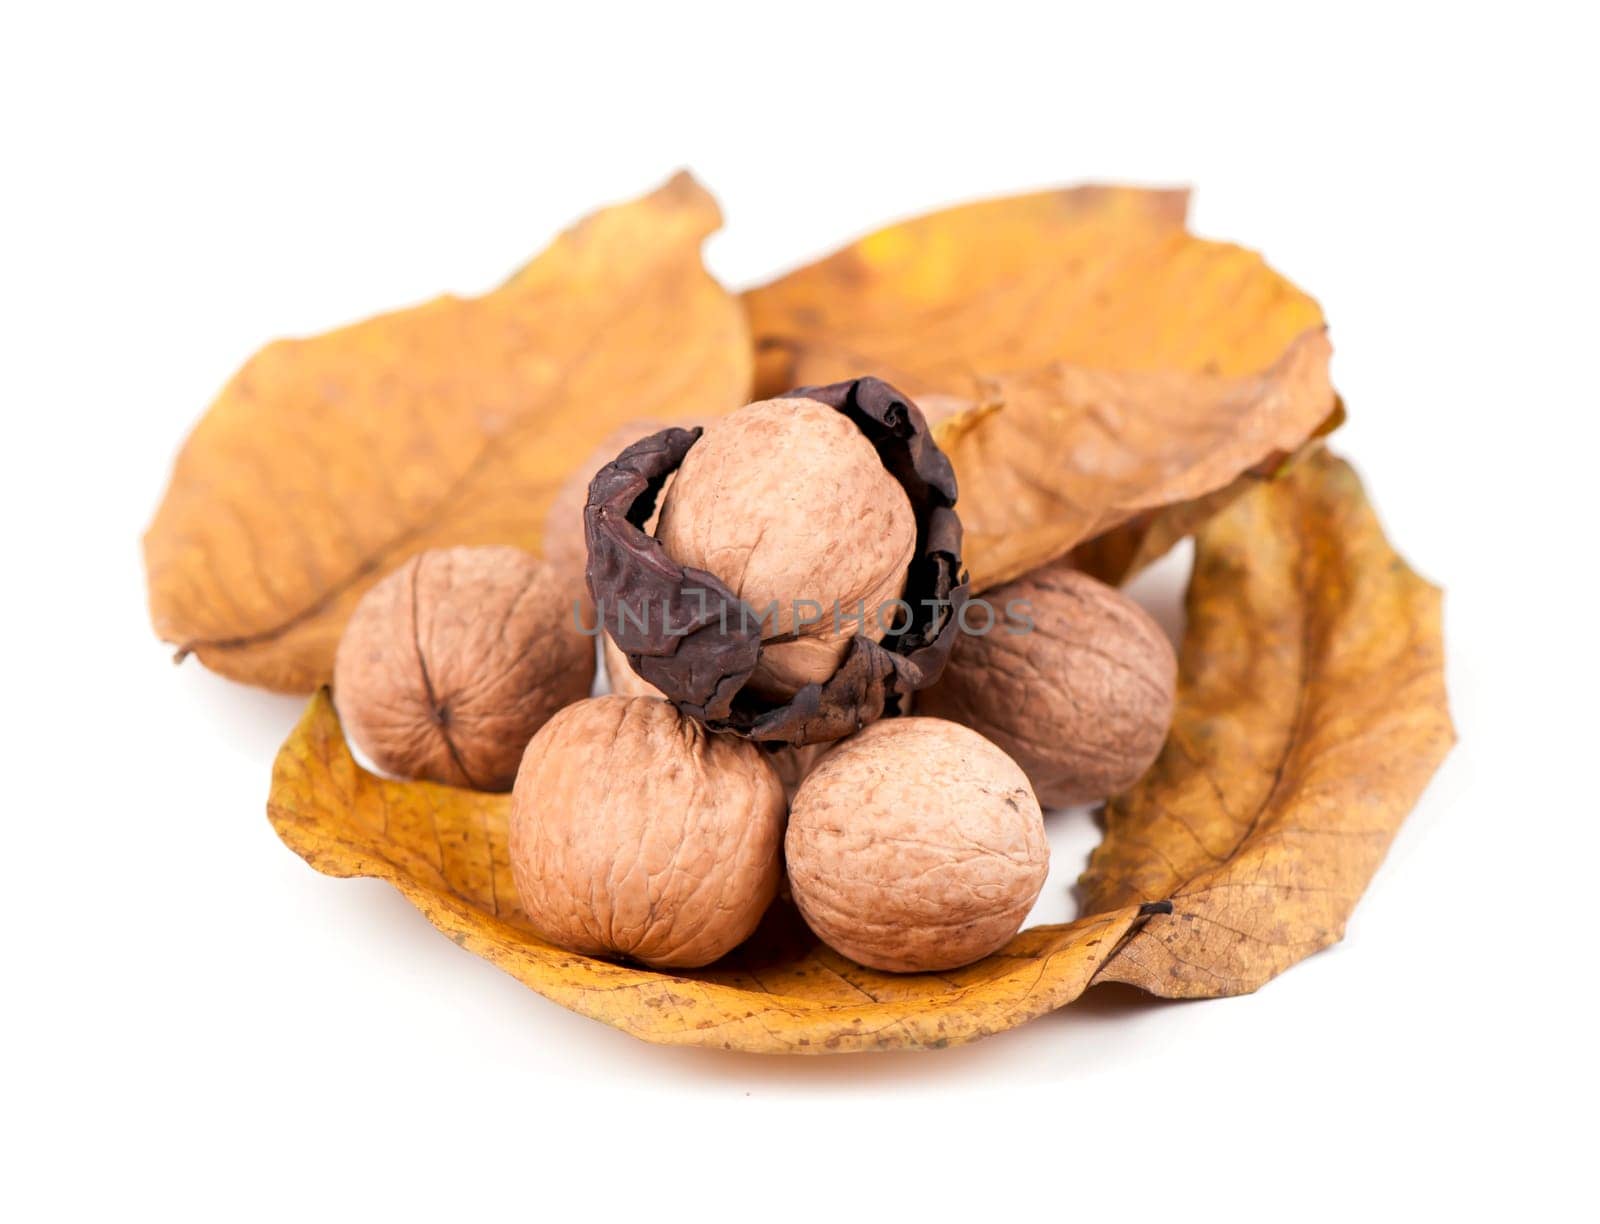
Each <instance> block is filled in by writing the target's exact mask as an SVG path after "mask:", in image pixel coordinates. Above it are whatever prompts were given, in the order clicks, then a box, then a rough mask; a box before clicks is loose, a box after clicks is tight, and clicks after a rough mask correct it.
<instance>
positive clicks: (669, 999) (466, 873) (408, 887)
mask: <svg viewBox="0 0 1600 1224" xmlns="http://www.w3.org/2000/svg"><path fill="white" fill-rule="evenodd" d="M509 809H510V798H509V797H508V796H506V795H488V794H479V793H476V792H472V791H465V790H455V789H452V788H450V787H445V786H436V785H433V784H431V783H422V782H392V781H388V780H385V779H383V778H379V777H377V776H375V775H373V774H371V773H368V772H367V771H365V770H364V769H362V768H361V767H360V766H359V765H358V764H356V762H355V760H354V759H353V758H352V757H351V755H350V751H349V749H348V748H347V747H346V745H345V741H344V738H343V736H342V735H341V733H340V730H339V722H338V718H337V716H336V715H335V713H334V710H333V705H332V703H331V702H330V701H329V700H328V697H327V694H326V693H325V692H324V693H322V694H319V695H318V696H317V697H315V698H313V700H312V703H311V707H310V709H309V710H307V712H306V714H305V717H304V718H303V719H302V720H301V722H300V725H299V726H298V727H297V728H296V729H295V731H294V732H293V734H292V735H290V737H289V739H288V741H287V742H286V743H285V744H284V746H283V748H282V750H281V751H280V752H279V754H278V760H277V764H276V765H275V767H274V769H273V775H272V795H271V799H270V800H269V802H268V814H269V816H270V817H271V820H272V823H273V826H274V827H275V828H276V829H277V831H278V834H279V836H281V837H282V838H283V840H284V841H285V842H286V843H288V845H289V846H290V847H291V848H292V849H293V850H294V851H295V852H296V853H298V854H299V855H301V856H302V857H303V858H304V859H305V860H306V861H307V862H309V863H310V864H311V865H312V866H313V867H315V868H316V869H317V870H318V871H322V872H325V873H327V874H329V875H336V876H376V877H378V878H379V879H384V880H388V881H389V882H390V883H391V884H393V885H394V886H395V887H396V888H398V889H399V890H400V891H401V892H402V893H403V894H404V895H405V896H406V898H407V899H408V900H409V901H411V903H412V904H414V905H415V906H416V907H417V908H418V909H420V910H421V911H422V912H423V913H424V914H425V915H427V917H428V920H429V921H430V922H432V923H433V924H434V926H436V927H438V928H439V930H441V931H443V932H444V933H445V934H446V935H448V936H450V938H451V939H453V940H454V941H455V942H456V943H457V944H459V945H460V946H461V947H463V948H466V949H468V950H469V951H471V952H475V953H476V954H477V955H479V956H482V957H484V958H486V959H487V960H490V961H492V962H493V963H494V964H496V965H498V966H499V967H500V968H502V969H504V970H505V971H506V972H507V973H509V974H511V975H512V976H513V977H515V978H517V979H518V980H519V981H522V982H524V983H526V984H527V985H528V986H531V987H532V988H533V989H535V990H537V991H538V992H539V993H540V994H543V995H546V996H548V997H549V998H551V999H554V1000H555V1001H556V1002H558V1003H561V1004H563V1005H564V1006H567V1007H570V1008H572V1009H573V1010H574V1011H577V1012H581V1013H582V1014H584V1015H586V1016H592V1017H593V1018H594V1019H596V1020H603V1021H605V1022H606V1023H607V1024H611V1025H614V1026H616V1027H617V1028H619V1029H622V1030H624V1031H625V1032H629V1033H632V1034H633V1035H634V1036H636V1037H642V1038H644V1039H646V1040H647V1041H655V1042H662V1043H666V1044H671V1045H698V1046H710V1047H713V1048H720V1049H737V1050H749V1051H755V1052H759V1053H794V1054H826V1053H839V1052H848V1051H856V1050H886V1049H897V1048H928V1047H937V1046H945V1045H953V1044H957V1043H960V1042H964V1041H970V1040H972V1039H974V1038H977V1037H982V1036H985V1035H987V1034H989V1033H996V1032H1000V1031H1002V1030H1004V1029H1008V1028H1012V1027H1014V1026H1016V1025H1018V1024H1021V1023H1023V1022H1024V1021H1027V1020H1030V1019H1032V1018H1033V1017H1035V1016H1038V1015H1041V1014H1043V1013H1044V1012H1047V1011H1050V1010H1051V1009H1053V1008H1057V1007H1060V1006H1062V1005H1063V1004H1065V1003H1068V1002H1070V1001H1071V1000H1072V999H1074V998H1076V997H1077V996H1078V995H1079V994H1080V993H1082V991H1083V989H1084V988H1085V987H1086V986H1087V985H1088V983H1089V980H1090V978H1091V977H1093V976H1094V972H1095V970H1097V969H1098V968H1099V967H1100V966H1101V964H1102V963H1103V962H1104V961H1105V959H1106V957H1107V956H1108V955H1109V954H1110V953H1111V951H1112V950H1113V949H1114V948H1115V947H1116V946H1117V941H1118V940H1119V939H1120V938H1121V937H1122V936H1123V935H1124V934H1125V933H1126V932H1127V930H1128V928H1129V925H1130V924H1131V923H1132V922H1133V919H1134V912H1135V911H1134V909H1133V908H1132V907H1122V908H1120V909H1116V910H1113V911H1111V912H1109V913H1104V914H1098V915H1096V916H1094V917H1092V918H1088V919H1084V920H1082V921H1079V922H1075V923H1072V924H1070V925H1067V926H1045V927H1036V928H1034V929H1033V930H1030V931H1025V932H1023V933H1022V934H1021V935H1018V936H1017V937H1016V938H1015V939H1014V940H1012V941H1011V943H1010V944H1009V945H1008V946H1007V947H1006V948H1005V949H1004V950H1002V951H1001V952H999V953H997V954H995V955H994V956H991V957H989V958H987V959H986V960H983V961H980V962H979V963H978V964H976V965H971V966H969V967H967V968H965V969H960V970H956V971H954V972H952V973H946V974H917V975H910V976H897V975H895V974H886V973H877V972H874V971H872V970H869V969H863V968H861V967H860V966H858V965H855V964H852V963H851V962H849V961H847V960H845V959H844V958H842V957H840V956H839V955H837V954H836V953H833V952H830V951H829V950H828V949H826V948H824V947H822V946H821V945H820V944H818V943H817V941H816V939H815V938H814V937H813V936H812V935H811V934H810V932H809V931H807V930H806V928H805V925H804V923H802V922H801V921H800V920H799V919H798V917H797V916H796V915H795V912H794V910H793V909H792V908H791V907H789V906H787V905H785V904H782V903H779V904H777V905H775V906H774V907H773V910H772V912H771V913H769V914H768V916H767V919H766V921H765V922H764V923H763V925H762V927H761V929H760V930H759V931H758V932H757V933H756V935H755V936H754V937H753V938H752V939H751V940H750V941H749V942H748V943H747V944H746V945H745V946H744V947H742V948H740V949H739V950H738V951H737V952H735V953H734V954H733V955H732V956H730V957H727V958H725V959H724V960H722V961H720V962H718V963H717V964H715V965H713V966H711V967H710V968H708V969H703V970H696V971H693V972H683V973H664V972H657V971H654V970H649V969H643V968H638V967H636V966H631V965H623V964H616V963H612V962H610V961H603V960H597V959H594V958H592V957H587V956H580V955H577V954H575V953H571V952H564V951H562V950H561V949H559V948H555V947H552V946H550V945H549V944H547V943H545V942H544V941H542V940H541V939H540V938H539V937H538V936H537V935H535V934H534V933H533V931H532V929H531V928H530V927H529V925H528V922H527V918H526V916H525V915H524V914H523V912H522V909H521V907H520V906H519V905H518V902H517V896H516V890H515V887H514V886H513V884H512V879H511V866H510V860H509V859H508V857H507V850H506V818H507V815H508V812H509Z"/></svg>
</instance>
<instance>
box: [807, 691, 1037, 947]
mask: <svg viewBox="0 0 1600 1224" xmlns="http://www.w3.org/2000/svg"><path fill="white" fill-rule="evenodd" d="M784 849H785V854H786V858H787V862H788V870H789V884H790V888H791V889H792V890H793V893H794V899H795V904H796V905H798V906H799V908H800V912H801V914H802V915H804V917H805V920H806V922H807V923H808V924H809V925H810V927H811V929H812V930H813V931H814V932H815V933H816V935H817V937H818V938H820V939H821V940H822V941H823V942H824V943H826V944H828V946H829V947H831V948H833V949H835V950H836V951H838V952H840V953H842V954H843V955H845V956H848V957H850V958H851V959H852V960H854V961H858V962H859V963H861V964H863V965H867V966H870V967H872V968H874V969H886V970H890V971H892V972H900V973H909V972H917V971H921V970H938V969H954V968H956V967H957V966H960V965H966V964H970V963H971V962H972V961H975V960H979V959H981V958H982V957H985V956H987V955H988V954H989V953H991V952H994V951H995V950H997V949H998V948H1000V947H1002V946H1003V945H1004V944H1005V943H1006V941H1007V940H1009V939H1010V938H1011V936H1013V935H1014V934H1016V932H1017V930H1018V928H1020V927H1021V925H1022V922H1023V919H1025V918H1026V917H1027V915H1028V911H1029V910H1030V909H1031V908H1032V907H1033V903H1034V900H1035V899H1036V898H1037V897H1038V895H1039V890H1040V888H1042V887H1043V886H1044V878H1045V872H1046V870H1047V869H1048V867H1049V861H1050V847H1049V845H1048V843H1047V842H1046V841H1045V835H1044V820H1043V818H1042V816H1041V815H1040V812H1039V804H1038V802H1037V801H1036V800H1035V799H1034V797H1033V791H1032V790H1030V789H1029V787H1028V779H1027V778H1026V777H1025V776H1024V775H1023V772H1022V770H1021V769H1019V768H1018V767H1017V765H1016V763H1015V762H1014V761H1012V760H1011V758H1009V757H1008V756H1006V754H1005V753H1004V752H1002V751H1000V749H999V748H996V747H995V746H994V745H993V744H991V743H990V742H989V741H988V740H986V739H984V738H983V737H982V736H981V735H979V734H977V733H976V732H975V731H971V730H969V729H967V728H966V727H961V726H958V725H956V724H955V723H951V722H945V721H944V720H942V719H937V718H921V717H917V718H898V719H886V720H884V721H882V722H878V723H874V724H873V725H872V726H870V727H868V728H867V729H866V730H864V731H862V732H861V733H860V734H858V735H855V736H852V737H851V738H850V739H847V740H844V741H842V742H841V743H840V744H839V745H838V746H837V747H835V748H834V749H833V750H832V751H831V752H829V753H828V755H827V756H826V757H824V758H823V760H822V762H821V763H820V764H819V765H818V766H817V767H816V768H815V769H814V770H813V771H812V772H811V774H810V775H809V776H808V777H807V778H806V779H805V781H804V782H802V783H801V784H800V790H799V793H798V794H796V795H795V798H794V804H793V806H792V808H791V810H790V815H789V831H788V835H787V837H786V839H785V843H784Z"/></svg>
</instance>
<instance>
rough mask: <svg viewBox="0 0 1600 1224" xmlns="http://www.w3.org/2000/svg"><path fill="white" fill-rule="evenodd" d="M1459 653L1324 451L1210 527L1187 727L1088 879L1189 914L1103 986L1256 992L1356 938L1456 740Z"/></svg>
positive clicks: (1356, 486)
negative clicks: (1362, 906)
mask: <svg viewBox="0 0 1600 1224" xmlns="http://www.w3.org/2000/svg"><path fill="white" fill-rule="evenodd" d="M1443 665H1444V646H1443V641H1442V638H1441V634H1440V621H1439V592H1438V590H1437V589H1436V588H1434V587H1432V586H1430V585H1429V584H1428V583H1427V582H1425V581H1423V580H1422V579H1421V578H1419V577H1418V576H1417V575H1416V574H1415V573H1413V572H1412V571H1411V570H1410V569H1409V568H1408V567H1407V566H1406V565H1405V563H1404V562H1403V561H1402V560H1401V559H1400V558H1399V557H1398V556H1397V555H1396V554H1395V552H1394V550H1393V549H1392V548H1391V547H1390V546H1389V544H1388V542H1387V541H1386V540H1385V539H1384V537H1383V532H1382V530H1381V529H1380V527H1379V525H1378V522H1377V519H1376V516H1375V515H1374V514H1373V511H1372V508H1371V506H1370V505H1369V504H1368V502H1367V500H1366V496H1365V494H1364V493H1363V491H1362V489H1361V484H1360V482H1359V480H1358V479H1357V478H1356V475H1355V473H1354V472H1353V471H1352V470H1351V469H1350V467H1349V466H1348V465H1347V464H1345V463H1344V462H1342V461H1341V460H1339V459H1336V458H1334V457H1333V456H1331V455H1329V454H1328V453H1327V452H1326V451H1325V450H1322V451H1318V452H1316V453H1314V454H1312V455H1311V456H1310V457H1308V458H1307V459H1305V460H1304V461H1302V462H1301V463H1299V464H1297V465H1296V466H1295V467H1294V468H1293V469H1292V470H1291V471H1289V472H1288V473H1286V474H1285V475H1284V476H1282V477H1281V478H1280V479H1278V480H1275V481H1271V482H1268V483H1266V484H1263V485H1260V486H1259V487H1257V488H1255V489H1254V490H1253V491H1251V492H1250V493H1248V494H1247V495H1246V496H1244V497H1241V498H1240V499H1239V500H1238V501H1237V502H1235V503H1234V504H1233V505H1232V506H1231V507H1230V508H1229V509H1228V510H1226V511H1225V512H1223V513H1222V514H1220V515H1219V516H1218V517H1216V518H1215V519H1213V520H1212V521H1211V522H1210V523H1209V524H1208V525H1207V526H1206V527H1205V528H1204V529H1202V531H1201V532H1200V533H1199V536H1198V538H1197V547H1196V558H1195V573H1194V577H1193V580H1192V582H1191V584H1190V588H1189V597H1188V629H1187V633H1186V636H1185V638H1184V643H1183V651H1182V657H1181V663H1180V678H1179V695H1178V710H1177V715H1176V718H1175V721H1174V723H1173V728H1172V734H1171V736H1170V738H1169V739H1168V741H1167V745H1166V748H1165V749H1164V750H1163V752H1162V755H1161V757H1160V758H1159V759H1158V760H1157V762H1156V764H1155V765H1154V766H1153V767H1152V769H1151V771H1150V772H1149V773H1148V774H1147V775H1146V776H1145V778H1144V779H1143V780H1142V781H1141V782H1140V783H1139V784H1138V785H1137V786H1136V787H1135V788H1134V789H1133V790H1132V791H1130V792H1129V793H1127V794H1126V795H1123V796H1121V797H1119V798H1118V799H1116V800H1114V801H1113V802H1112V803H1111V804H1110V805H1109V806H1108V808H1107V813H1106V837H1105V840H1104V842H1103V843H1102V844H1101V845H1100V847H1099V848H1098V849H1097V850H1096V851H1095V853H1094V856H1093V858H1092V859H1091V861H1090V865H1089V869H1088V871H1087V872H1086V873H1085V875H1084V877H1083V881H1082V890H1083V895H1084V900H1085V904H1086V906H1087V907H1088V908H1089V909H1090V910H1094V909H1118V908H1121V907H1125V906H1128V905H1134V904H1139V903H1142V902H1163V901H1169V902H1171V905H1172V912H1171V913H1170V914H1157V915H1154V916H1152V917H1150V918H1149V919H1148V921H1147V922H1146V923H1145V924H1144V925H1143V926H1142V927H1141V929H1140V930H1139V931H1138V932H1137V933H1136V934H1135V935H1134V936H1133V937H1132V938H1131V939H1129V940H1128V942H1127V943H1126V944H1125V945H1124V946H1123V947H1122V949H1121V950H1120V951H1119V952H1118V953H1117V955H1116V956H1115V957H1114V958H1113V959H1112V960H1111V961H1110V962H1109V963H1108V964H1107V965H1106V966H1105V967H1104V968H1102V969H1101V970H1100V973H1099V976H1098V979H1097V980H1100V981H1119V982H1128V983H1131V984H1133V985H1136V986H1139V987H1142V988H1143V989H1145V990H1148V991H1151V992H1153V993H1155V994H1159V995H1165V996H1168V997H1181V998H1202V997H1210V996H1217V995H1231V994H1240V993H1244V992H1246V991H1250V990H1254V989H1255V988H1256V987H1258V986H1260V985H1261V984H1262V983H1263V982H1265V981H1267V980H1268V979H1269V978H1271V977H1273V976H1275V975H1276V974H1278V973H1281V972H1282V971H1283V970H1284V969H1286V968H1288V967H1289V966H1290V965H1292V964H1294V963H1295V962H1296V961H1298V960H1300V959H1301V958H1303V957H1305V956H1308V955H1310V954H1311V953H1312V952H1315V951H1317V950H1318V949H1320V948H1324V947H1326V946H1328V945H1329V944H1331V943H1334V942H1335V941H1337V940H1338V939H1339V938H1340V937H1341V935H1342V934H1343V932H1344V925H1345V921H1346V919H1347V918H1348V917H1349V915H1350V912H1351V911H1352V910H1353V909H1354V907H1355V904H1356V901H1357V900H1358V899H1359V898H1360V896H1361V893H1362V892H1363V890H1364V889H1365V888H1366V885H1367V882H1368V880H1369V879H1371V877H1372V874H1373V872H1374V871H1375V870H1377V867H1378V864H1379V863H1380V862H1381V861H1382V859H1383V856H1384V853H1385V851H1386V850H1387V849H1388V846H1389V842H1390V839H1391V838H1392V837H1393V836H1394V833H1395V830H1396V829H1397V828H1398V827H1399V825H1400V822H1401V820H1402V819H1404V817H1405V815H1406V813H1407V812H1408V811H1409V810H1410V809H1411V807H1412V805H1413V804H1414V803H1415V802H1416V800H1417V797H1418V796H1419V795H1420V794H1421V793H1422V789H1423V787H1424V786H1425V785H1426V784H1427V781H1428V779H1429V778H1430V777H1431V776H1432V774H1433V772H1434V770H1435V769H1436V768H1437V767H1438V764H1439V762H1440V761H1441V760H1443V758H1444V756H1445V754H1446V753H1447V752H1448V751H1449V748H1450V745H1451V744H1452V742H1453V741H1454V732H1453V731H1452V729H1451V724H1450V715H1449V710H1448V708H1447V705H1446V701H1445V691H1444V673H1443Z"/></svg>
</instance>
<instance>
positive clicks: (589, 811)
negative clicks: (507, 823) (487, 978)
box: [511, 697, 784, 968]
mask: <svg viewBox="0 0 1600 1224" xmlns="http://www.w3.org/2000/svg"><path fill="white" fill-rule="evenodd" d="M783 819H784V798H783V786H782V785H781V784H780V783H779V781H778V776H777V774H775V773H774V772H773V770H772V767H771V765H769V764H768V763H767V762H766V760H765V759H764V758H763V756H762V752H761V750H760V749H759V748H757V747H756V746H755V745H754V744H752V743H750V742H749V741H748V740H742V739H738V738H736V737H733V736H728V735H716V734H713V733H712V732H709V731H707V730H706V729H705V727H704V726H702V725H701V724H699V723H697V722H695V721H694V720H693V719H690V718H686V717H685V716H683V715H682V714H680V713H679V712H678V711H677V710H676V709H675V708H674V707H673V706H672V705H671V703H669V702H666V701H661V700H658V699H656V698H653V697H591V698H589V699H588V700H586V701H580V702H578V703H576V704H575V705H570V706H568V707H567V708H566V709H564V710H562V711H561V712H560V713H559V714H557V715H556V716H555V717H554V718H552V719H551V720H550V721H549V722H548V723H546V724H545V726H544V729H543V730H541V731H540V732H539V734H538V735H536V736H535V737H534V738H533V741H532V743H530V744H529V745H528V751H527V754H526V755H525V756H524V757H523V761H522V769H521V771H520V772H519V773H518V774H517V784H516V787H515V789H514V790H513V792H512V797H511V870H512V875H513V876H514V878H515V880H516V884H517V892H518V894H519V895H520V896H521V898H522V905H523V908H524V909H525V910H526V911H527V914H528V918H529V920H530V921H531V922H532V924H533V926H534V928H535V929H536V930H537V931H538V932H539V934H540V935H542V936H543V937H544V938H545V939H547V940H549V941H550V942H551V943H554V944H558V945H559V946H561V947H563V948H568V949H570V950H572V951H574V952H583V953H587V954H589V955H591V956H606V955H612V956H627V957H632V958H633V959H634V960H638V961H642V962H644V963H645V964H647V965H655V966H659V967H681V968H693V967H695V966H699V965H706V964H709V963H710V962H712V961H714V960H716V959H717V958H718V957H720V956H722V955H723V954H724V953H726V952H729V951H731V950H732V949H733V948H735V947H736V946H737V945H738V944H740V943H742V942H743V941H744V939H745V938H746V937H747V936H748V935H749V934H750V932H751V931H753V930H755V927H756V924H757V923H758V922H759V921H760V920H761V915H762V913H763V912H765V910H766V908H767V905H768V904H769V903H770V902H771V901H772V898H773V895H774V894H775V892H776V891H777V887H778V875H779V856H780V851H781V844H782V839H783Z"/></svg>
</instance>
